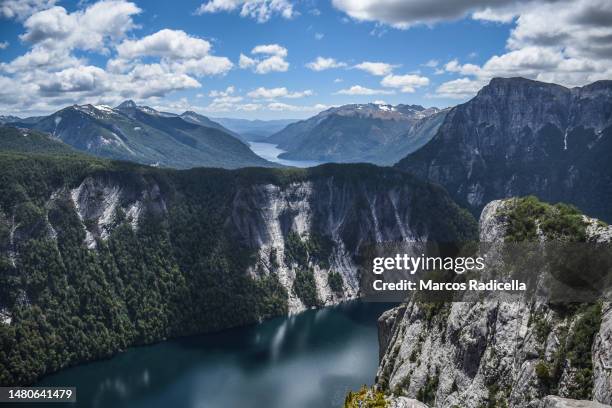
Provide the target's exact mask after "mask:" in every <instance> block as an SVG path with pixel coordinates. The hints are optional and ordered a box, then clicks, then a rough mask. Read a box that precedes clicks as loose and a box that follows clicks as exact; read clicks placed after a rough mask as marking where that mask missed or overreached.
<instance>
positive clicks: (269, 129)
mask: <svg viewBox="0 0 612 408" xmlns="http://www.w3.org/2000/svg"><path fill="white" fill-rule="evenodd" d="M212 120H214V121H216V122H218V123H220V124H221V125H223V126H224V127H225V128H227V129H231V131H233V132H235V133H237V134H239V135H240V137H241V138H242V140H247V141H250V142H261V141H263V140H264V139H265V138H267V137H268V136H270V135H272V134H274V133H276V132H279V131H281V130H283V129H284V128H285V127H286V126H287V125H289V124H291V123H294V122H297V121H298V120H297V119H272V120H260V119H255V120H250V119H235V118H212Z"/></svg>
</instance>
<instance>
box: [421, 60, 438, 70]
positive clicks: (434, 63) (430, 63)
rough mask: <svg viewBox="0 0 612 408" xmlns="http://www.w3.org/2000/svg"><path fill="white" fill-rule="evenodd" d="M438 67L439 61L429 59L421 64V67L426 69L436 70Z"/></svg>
mask: <svg viewBox="0 0 612 408" xmlns="http://www.w3.org/2000/svg"><path fill="white" fill-rule="evenodd" d="M438 65H440V61H438V60H435V59H431V60H429V61H427V62H426V63H424V64H423V66H424V67H427V68H436V67H437V66H438Z"/></svg>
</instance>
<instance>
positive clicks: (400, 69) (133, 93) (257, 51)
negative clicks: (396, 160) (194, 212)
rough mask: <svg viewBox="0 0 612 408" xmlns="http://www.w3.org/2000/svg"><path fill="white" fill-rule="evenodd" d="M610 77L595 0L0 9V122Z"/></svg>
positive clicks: (232, 110)
mask: <svg viewBox="0 0 612 408" xmlns="http://www.w3.org/2000/svg"><path fill="white" fill-rule="evenodd" d="M500 76H501V77H513V76H524V77H527V78H532V79H537V80H541V81H546V82H555V83H559V84H561V85H564V86H568V87H573V86H581V85H585V84H587V83H590V82H593V81H596V80H600V79H612V1H610V0H496V1H486V0H453V1H447V0H300V1H289V0H204V1H202V0H187V1H176V0H174V1H168V0H146V1H143V0H132V1H128V0H100V1H84V0H80V1H61V0H0V114H13V115H18V116H22V117H25V116H31V115H40V114H48V113H51V112H54V111H56V110H58V109H61V108H62V107H65V106H68V105H72V104H85V103H92V104H106V105H110V106H115V105H117V104H119V103H120V102H122V101H123V100H126V99H132V100H134V101H136V102H137V103H138V104H142V105H148V106H152V107H154V108H156V109H160V110H164V111H170V112H176V113H180V112H183V111H185V110H194V111H196V112H198V113H201V114H204V115H207V116H211V117H235V118H247V119H255V118H259V119H280V118H296V119H299V118H305V117H310V116H313V115H314V114H316V113H317V112H320V111H322V110H324V109H327V108H329V107H331V106H338V105H343V104H348V103H367V102H375V103H389V104H399V103H406V104H420V105H423V106H426V107H429V106H438V107H446V106H452V105H456V104H458V103H462V102H465V101H466V100H468V99H469V98H471V97H473V96H474V95H475V94H476V92H477V91H478V90H479V89H480V88H481V87H482V86H484V85H486V84H487V83H488V82H489V80H490V79H491V78H493V77H500Z"/></svg>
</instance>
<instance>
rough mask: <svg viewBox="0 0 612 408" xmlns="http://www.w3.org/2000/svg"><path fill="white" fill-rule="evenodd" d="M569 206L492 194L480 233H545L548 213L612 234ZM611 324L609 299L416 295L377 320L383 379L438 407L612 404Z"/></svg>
mask: <svg viewBox="0 0 612 408" xmlns="http://www.w3.org/2000/svg"><path fill="white" fill-rule="evenodd" d="M531 209H537V211H532V212H531V213H532V214H535V215H534V218H532V219H529V218H527V217H526V215H525V214H528V213H530V210H531ZM564 209H565V207H552V206H548V205H546V204H542V203H538V202H536V201H535V200H534V199H533V198H529V199H521V200H514V199H511V200H505V201H493V202H491V203H489V204H488V205H487V206H486V207H485V208H484V210H483V213H482V216H481V219H480V239H481V240H482V241H487V242H502V241H503V240H504V239H507V238H508V237H513V238H515V237H519V236H524V235H525V229H524V227H525V226H527V227H526V228H527V229H534V231H535V233H536V234H535V235H534V236H537V237H540V238H541V239H545V238H543V237H544V236H546V235H547V232H546V231H545V230H544V229H545V228H550V227H551V224H550V223H548V224H546V223H544V222H543V219H542V218H543V217H544V216H545V215H542V214H546V213H549V214H550V215H551V216H552V218H554V220H555V222H557V224H554V225H555V227H556V226H558V225H564V226H566V227H567V226H569V227H568V228H563V229H560V230H561V231H563V234H565V233H567V231H572V232H577V233H578V234H579V235H580V236H581V237H582V235H581V234H582V233H584V234H585V235H584V240H586V241H589V242H610V233H611V232H612V227H609V226H605V225H603V224H602V223H599V222H597V221H596V220H593V219H591V218H588V217H584V216H581V215H579V214H577V213H575V212H573V211H570V210H567V209H566V210H564ZM564 211H565V212H564ZM519 215H520V220H519V217H518V216H519ZM538 217H542V218H538ZM530 236H531V235H530ZM559 238H560V239H562V238H563V236H562V235H560V236H559ZM581 239H582V238H581ZM532 272H533V273H537V271H532ZM611 323H612V307H611V305H610V303H609V302H598V303H595V304H561V305H550V304H547V303H542V302H524V301H514V302H505V303H504V302H499V301H490V300H486V301H483V302H455V303H448V304H442V303H440V304H430V303H422V302H418V301H409V302H407V303H406V304H404V305H402V306H400V307H398V308H395V309H392V310H391V311H388V312H386V313H385V314H383V315H382V316H381V318H380V319H379V330H380V336H379V338H380V342H381V345H380V347H381V355H382V357H381V362H380V366H379V370H378V373H377V377H376V384H377V387H378V389H380V390H383V391H384V392H385V393H386V394H388V395H395V396H402V397H409V398H417V399H419V400H420V401H423V402H425V403H427V404H428V405H430V406H436V407H455V406H459V407H481V406H491V407H582V406H584V407H598V406H601V405H599V404H596V403H595V402H589V401H574V400H595V401H598V402H600V403H603V404H611V403H612V397H611V394H610V390H611V389H612V360H611V358H612V355H611V354H610V350H611V349H612V336H611V330H612V326H611ZM549 394H554V395H558V396H559V397H562V398H559V397H552V396H550V397H547V395H549ZM545 397H546V398H545ZM564 398H566V399H564ZM567 399H571V400H567Z"/></svg>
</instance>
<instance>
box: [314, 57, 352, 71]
mask: <svg viewBox="0 0 612 408" xmlns="http://www.w3.org/2000/svg"><path fill="white" fill-rule="evenodd" d="M306 67H307V68H310V69H312V70H313V71H325V70H326V69H332V68H342V67H346V63H344V62H339V61H336V60H335V59H334V58H323V57H317V58H316V59H315V60H314V61H312V62H309V63H308V64H306Z"/></svg>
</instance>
